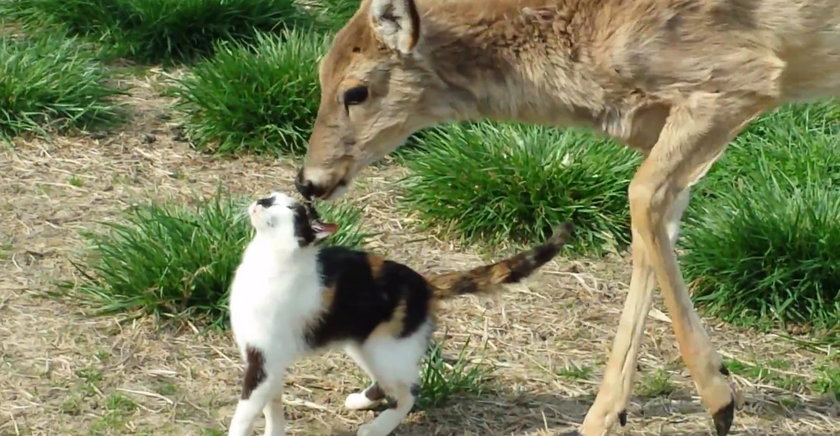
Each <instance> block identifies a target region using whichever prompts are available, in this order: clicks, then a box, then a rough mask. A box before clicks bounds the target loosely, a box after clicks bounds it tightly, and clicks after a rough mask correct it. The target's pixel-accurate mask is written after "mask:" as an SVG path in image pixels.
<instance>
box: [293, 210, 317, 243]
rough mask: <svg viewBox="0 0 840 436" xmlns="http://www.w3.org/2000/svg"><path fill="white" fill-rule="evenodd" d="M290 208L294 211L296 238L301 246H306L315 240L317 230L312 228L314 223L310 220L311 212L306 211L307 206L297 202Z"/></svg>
mask: <svg viewBox="0 0 840 436" xmlns="http://www.w3.org/2000/svg"><path fill="white" fill-rule="evenodd" d="M290 208H291V209H292V211H294V216H295V217H294V225H295V238H296V239H297V241H298V245H299V246H301V247H306V246H307V245H309V244H311V243H312V242H313V241H315V230H313V229H312V225H311V224H310V222H309V214H308V213H307V211H306V206H304V205H302V204H295V205H294V206H290Z"/></svg>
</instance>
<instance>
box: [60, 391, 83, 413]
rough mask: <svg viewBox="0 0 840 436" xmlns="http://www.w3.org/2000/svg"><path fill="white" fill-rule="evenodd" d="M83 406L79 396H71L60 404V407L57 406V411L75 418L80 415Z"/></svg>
mask: <svg viewBox="0 0 840 436" xmlns="http://www.w3.org/2000/svg"><path fill="white" fill-rule="evenodd" d="M83 405H84V401H83V400H82V398H81V397H80V396H79V395H71V396H69V397H68V398H67V399H65V400H64V401H62V402H61V405H59V406H58V410H60V411H61V413H63V414H65V415H73V416H76V415H80V414H81V413H82V408H83Z"/></svg>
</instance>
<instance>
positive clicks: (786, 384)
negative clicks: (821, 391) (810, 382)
mask: <svg viewBox="0 0 840 436" xmlns="http://www.w3.org/2000/svg"><path fill="white" fill-rule="evenodd" d="M724 364H725V365H726V367H727V368H728V369H729V370H730V371H731V372H732V373H733V374H738V375H740V376H742V377H745V378H748V379H750V380H752V381H754V382H760V383H766V384H769V385H773V386H776V387H779V388H782V389H787V390H798V389H801V388H803V387H804V386H806V384H807V380H806V379H805V378H804V377H800V376H796V375H793V374H788V373H787V372H786V371H785V370H787V369H789V368H790V367H791V363H790V362H789V361H787V360H784V359H778V358H776V359H770V360H768V361H766V362H755V363H751V362H743V361H739V360H735V359H724Z"/></svg>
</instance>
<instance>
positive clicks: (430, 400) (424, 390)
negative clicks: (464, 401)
mask: <svg viewBox="0 0 840 436" xmlns="http://www.w3.org/2000/svg"><path fill="white" fill-rule="evenodd" d="M444 336H446V335H445V334H444ZM469 343H470V340H469V338H468V339H467V341H466V342H465V343H464V346H463V347H462V348H461V350H460V351H459V352H458V357H457V358H455V361H454V362H447V361H446V358H444V357H443V348H444V342H442V341H441V342H433V343H432V344H431V345H430V346H429V352H428V353H427V354H426V357H425V361H424V364H423V370H422V373H421V376H420V395H418V397H417V407H418V408H420V409H423V410H427V409H431V408H435V407H440V406H443V405H445V404H446V403H448V402H449V401H450V400H451V399H452V398H453V397H454V396H456V395H480V394H481V392H482V389H483V386H482V385H483V384H484V382H485V381H486V380H487V379H489V378H490V374H491V373H492V372H493V368H492V367H489V366H485V365H482V364H479V363H474V362H471V361H469V360H468V359H467V355H466V352H467V347H468V346H469Z"/></svg>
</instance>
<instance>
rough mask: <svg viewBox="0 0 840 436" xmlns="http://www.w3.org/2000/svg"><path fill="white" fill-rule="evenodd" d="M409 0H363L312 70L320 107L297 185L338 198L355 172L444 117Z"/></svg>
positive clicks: (441, 92)
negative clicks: (316, 71)
mask: <svg viewBox="0 0 840 436" xmlns="http://www.w3.org/2000/svg"><path fill="white" fill-rule="evenodd" d="M422 43H423V29H422V27H421V23H420V14H419V13H418V10H417V7H416V5H415V3H414V0H363V2H362V4H361V5H360V7H359V10H358V11H356V14H355V15H354V16H353V17H352V18H351V19H350V21H349V22H348V23H347V24H346V25H345V26H344V28H342V29H341V30H340V31H339V32H338V33H337V34H336V37H335V40H334V41H333V44H332V46H331V48H330V49H329V51H328V52H327V53H326V55H325V56H324V58H323V60H322V61H321V63H320V66H319V76H320V83H321V103H320V108H319V109H318V116H317V119H316V120H315V125H314V128H313V131H312V136H311V137H310V138H309V148H308V151H307V154H306V158H305V161H304V166H303V168H301V170H300V171H299V173H298V176H297V180H296V186H297V189H298V190H299V191H300V193H301V194H302V195H304V196H305V197H307V198H313V197H315V198H325V199H331V198H335V197H338V196H339V195H341V193H342V192H343V191H344V189H343V188H344V187H345V186H346V185H347V184H349V183H350V181H351V179H352V178H353V177H354V176H355V175H356V173H358V172H359V170H361V169H362V168H364V167H365V166H367V165H368V164H370V163H372V162H374V161H376V160H379V159H381V158H382V157H384V156H385V155H386V154H388V153H390V152H391V151H393V150H394V149H396V148H397V147H398V146H399V145H401V144H402V143H403V142H404V141H405V140H406V138H408V136H409V135H410V134H411V133H412V132H414V131H416V130H419V129H421V128H423V127H426V126H429V125H431V124H434V123H436V122H437V121H440V120H441V119H443V118H447V117H448V115H446V114H444V113H443V112H445V111H446V108H445V107H446V103H445V101H446V100H447V96H446V95H445V94H446V92H445V88H446V86H445V84H444V83H443V82H441V80H440V79H439V78H437V76H436V75H435V74H434V73H433V71H432V69H431V67H430V64H429V61H428V59H427V56H424V55H423V53H422V50H421V46H422Z"/></svg>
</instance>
